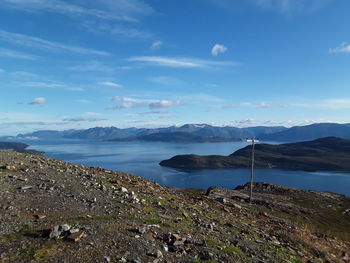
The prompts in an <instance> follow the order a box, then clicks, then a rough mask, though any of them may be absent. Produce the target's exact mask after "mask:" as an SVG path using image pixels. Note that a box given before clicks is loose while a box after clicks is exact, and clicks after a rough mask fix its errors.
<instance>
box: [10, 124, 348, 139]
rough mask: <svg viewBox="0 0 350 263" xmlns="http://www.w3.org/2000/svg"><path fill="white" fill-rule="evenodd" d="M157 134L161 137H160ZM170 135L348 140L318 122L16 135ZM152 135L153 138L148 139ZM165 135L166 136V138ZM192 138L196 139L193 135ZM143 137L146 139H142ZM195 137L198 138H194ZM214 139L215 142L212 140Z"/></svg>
mask: <svg viewBox="0 0 350 263" xmlns="http://www.w3.org/2000/svg"><path fill="white" fill-rule="evenodd" d="M157 134H164V135H162V136H160V135H157ZM171 134H173V135H177V138H178V139H176V140H175V141H181V138H180V137H181V136H180V137H179V134H182V135H186V134H187V136H189V134H191V135H192V140H191V141H199V142H201V141H202V142H204V141H211V140H214V141H218V140H219V141H220V140H221V141H225V140H244V139H245V138H249V137H255V138H259V139H261V140H263V141H279V142H293V141H307V140H313V139H317V138H322V137H329V136H335V137H339V138H345V139H350V124H337V123H317V124H311V125H306V126H294V127H291V128H286V127H283V126H272V127H266V126H257V127H247V128H237V127H231V126H224V127H219V126H212V125H208V124H185V125H183V126H179V127H178V126H170V127H165V128H125V129H120V128H117V127H95V128H90V129H82V130H65V131H55V130H40V131H35V132H32V133H27V134H19V135H17V136H15V137H12V138H13V139H18V138H28V137H30V138H40V139H58V138H69V139H88V140H116V141H118V140H119V141H123V140H124V141H131V140H150V141H172V140H173V141H174V139H173V138H172V136H170V135H171ZM149 135H152V136H149ZM165 135H167V136H165ZM193 135H195V136H193ZM144 136H146V137H144ZM196 136H199V137H198V138H197V139H198V140H197V139H196ZM213 138H214V139H213Z"/></svg>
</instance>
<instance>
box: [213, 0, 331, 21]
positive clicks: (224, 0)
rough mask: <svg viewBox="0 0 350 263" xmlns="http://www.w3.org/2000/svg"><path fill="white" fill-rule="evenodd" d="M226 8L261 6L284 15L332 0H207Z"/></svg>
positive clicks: (317, 8) (312, 7)
mask: <svg viewBox="0 0 350 263" xmlns="http://www.w3.org/2000/svg"><path fill="white" fill-rule="evenodd" d="M206 2H209V3H211V4H213V5H215V6H217V7H219V8H224V9H225V10H239V9H241V8H242V7H252V8H259V9H261V10H265V11H270V12H275V13H278V14H281V15H283V16H287V17H290V16H293V15H296V14H303V13H310V12H314V11H317V10H319V9H320V8H323V7H325V6H326V5H327V4H329V3H330V2H332V0H236V1H232V0H206Z"/></svg>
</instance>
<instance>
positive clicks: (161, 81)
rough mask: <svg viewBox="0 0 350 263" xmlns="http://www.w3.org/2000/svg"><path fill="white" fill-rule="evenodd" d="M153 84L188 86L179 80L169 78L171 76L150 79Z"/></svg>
mask: <svg viewBox="0 0 350 263" xmlns="http://www.w3.org/2000/svg"><path fill="white" fill-rule="evenodd" d="M149 80H150V81H151V82H154V83H157V84H161V85H171V86H182V85H186V83H185V82H184V81H182V80H179V79H177V78H173V77H169V76H156V77H151V78H149Z"/></svg>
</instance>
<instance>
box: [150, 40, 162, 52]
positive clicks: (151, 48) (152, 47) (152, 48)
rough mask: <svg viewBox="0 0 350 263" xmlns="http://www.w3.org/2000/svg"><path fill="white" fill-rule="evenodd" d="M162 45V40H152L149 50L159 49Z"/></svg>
mask: <svg viewBox="0 0 350 263" xmlns="http://www.w3.org/2000/svg"><path fill="white" fill-rule="evenodd" d="M162 45H163V42H162V41H159V40H157V41H154V42H153V43H152V45H151V47H150V50H151V51H154V50H157V49H159V48H160V47H161V46H162Z"/></svg>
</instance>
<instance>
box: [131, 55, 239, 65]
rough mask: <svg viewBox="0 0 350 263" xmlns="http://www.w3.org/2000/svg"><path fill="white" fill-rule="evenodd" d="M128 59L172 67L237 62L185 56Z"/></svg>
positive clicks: (232, 63)
mask: <svg viewBox="0 0 350 263" xmlns="http://www.w3.org/2000/svg"><path fill="white" fill-rule="evenodd" d="M127 60H128V61H134V62H141V63H145V64H149V65H153V66H160V67H173V68H210V67H213V66H234V65H237V63H234V62H230V61H210V60H202V59H194V58H185V57H156V56H140V57H131V58H128V59H127Z"/></svg>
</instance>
